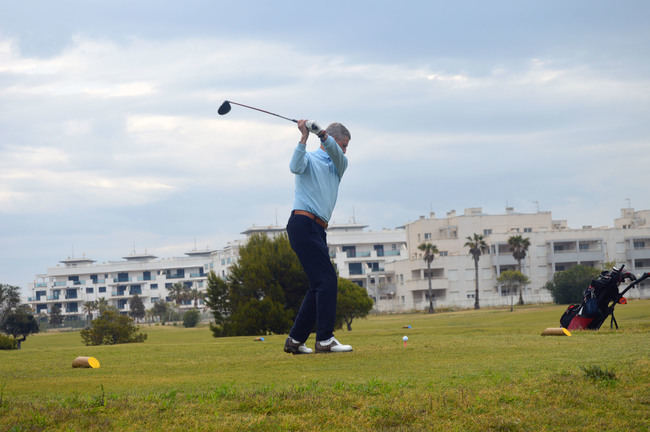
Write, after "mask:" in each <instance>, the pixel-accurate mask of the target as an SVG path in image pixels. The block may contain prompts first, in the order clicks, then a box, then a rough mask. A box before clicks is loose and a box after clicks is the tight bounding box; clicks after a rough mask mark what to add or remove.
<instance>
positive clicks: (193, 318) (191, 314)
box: [183, 309, 201, 328]
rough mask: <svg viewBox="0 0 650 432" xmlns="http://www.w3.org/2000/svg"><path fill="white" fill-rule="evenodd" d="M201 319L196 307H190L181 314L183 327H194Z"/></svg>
mask: <svg viewBox="0 0 650 432" xmlns="http://www.w3.org/2000/svg"><path fill="white" fill-rule="evenodd" d="M199 321H201V314H200V313H199V311H198V310H196V309H190V310H188V311H187V312H185V313H184V314H183V327H188V328H189V327H196V325H197V324H198V323H199Z"/></svg>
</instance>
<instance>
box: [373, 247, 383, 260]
mask: <svg viewBox="0 0 650 432" xmlns="http://www.w3.org/2000/svg"><path fill="white" fill-rule="evenodd" d="M373 249H374V250H375V251H376V252H377V256H378V257H380V256H384V245H374V246H373Z"/></svg>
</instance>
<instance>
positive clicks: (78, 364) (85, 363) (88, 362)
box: [72, 357, 99, 369]
mask: <svg viewBox="0 0 650 432" xmlns="http://www.w3.org/2000/svg"><path fill="white" fill-rule="evenodd" d="M72 367H73V368H92V369H99V360H97V359H96V358H95V357H77V358H76V359H74V360H73V361H72Z"/></svg>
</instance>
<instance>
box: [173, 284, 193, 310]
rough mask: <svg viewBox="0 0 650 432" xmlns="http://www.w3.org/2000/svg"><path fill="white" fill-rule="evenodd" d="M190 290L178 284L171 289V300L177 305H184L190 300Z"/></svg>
mask: <svg viewBox="0 0 650 432" xmlns="http://www.w3.org/2000/svg"><path fill="white" fill-rule="evenodd" d="M188 291H189V289H188V288H186V287H185V285H183V284H182V283H180V282H176V283H175V284H173V285H172V286H171V288H170V289H169V298H170V299H171V300H173V301H174V302H175V303H176V304H177V305H180V304H182V303H183V302H184V301H185V300H187V298H188Z"/></svg>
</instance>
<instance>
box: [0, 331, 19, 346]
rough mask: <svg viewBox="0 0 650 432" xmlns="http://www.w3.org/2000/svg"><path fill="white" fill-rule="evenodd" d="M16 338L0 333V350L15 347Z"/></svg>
mask: <svg viewBox="0 0 650 432" xmlns="http://www.w3.org/2000/svg"><path fill="white" fill-rule="evenodd" d="M17 348H18V343H16V339H14V338H12V337H9V336H5V335H2V334H0V350H10V349H17Z"/></svg>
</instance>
